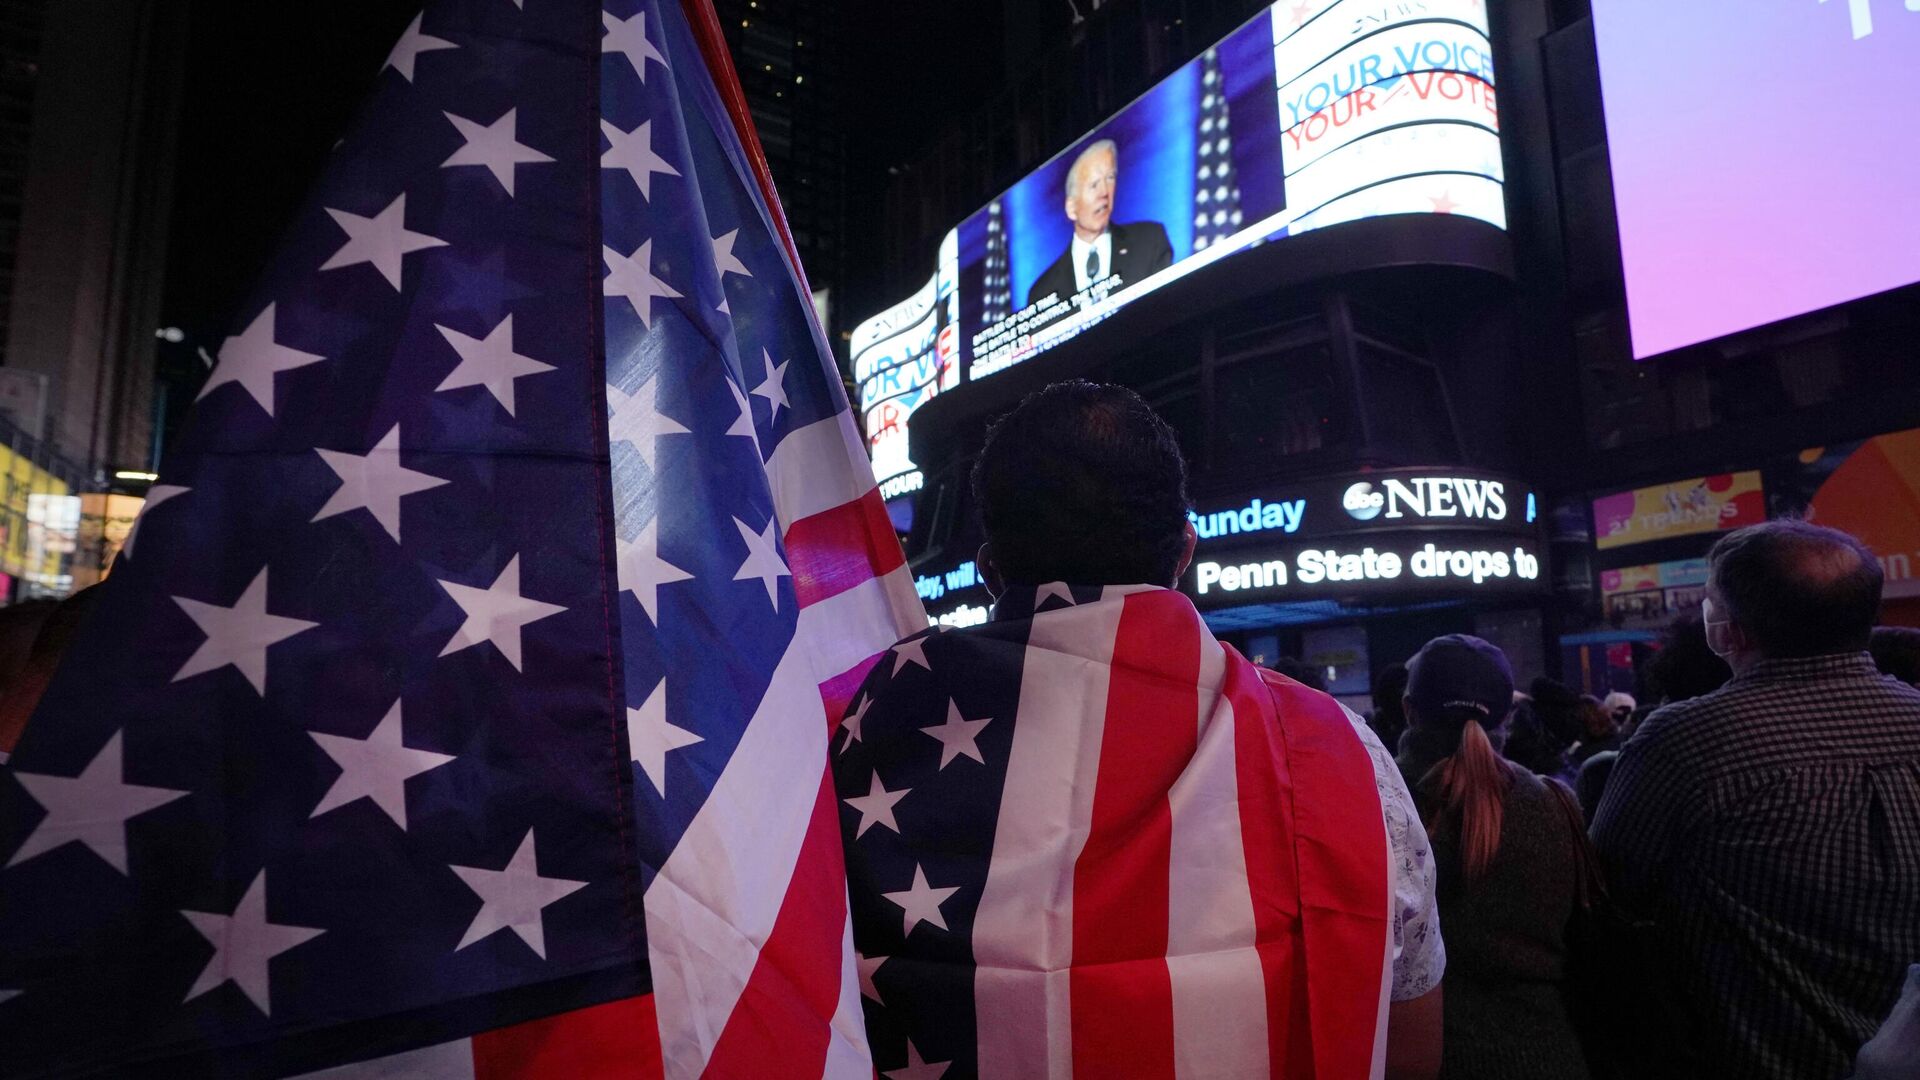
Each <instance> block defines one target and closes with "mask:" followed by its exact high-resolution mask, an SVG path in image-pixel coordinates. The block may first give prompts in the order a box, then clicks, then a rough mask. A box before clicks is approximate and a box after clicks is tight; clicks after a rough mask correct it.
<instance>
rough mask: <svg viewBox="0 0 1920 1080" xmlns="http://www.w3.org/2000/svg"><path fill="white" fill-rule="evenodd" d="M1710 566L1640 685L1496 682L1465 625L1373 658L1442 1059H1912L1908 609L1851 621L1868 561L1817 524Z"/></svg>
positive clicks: (1688, 1065) (1907, 1072)
mask: <svg viewBox="0 0 1920 1080" xmlns="http://www.w3.org/2000/svg"><path fill="white" fill-rule="evenodd" d="M1709 565H1710V568H1711V569H1710V579H1709V585H1708V588H1707V592H1706V600H1705V603H1704V604H1703V606H1702V609H1701V610H1700V611H1697V612H1687V613H1684V614H1681V615H1678V616H1676V617H1675V618H1674V619H1673V620H1672V622H1671V623H1670V624H1669V625H1668V626H1667V627H1666V628H1665V629H1664V631H1663V632H1662V633H1661V635H1660V637H1659V640H1658V642H1657V644H1656V648H1655V651H1654V653H1653V655H1652V656H1651V658H1650V659H1649V660H1648V661H1647V662H1646V663H1645V665H1644V666H1643V668H1642V670H1641V672H1640V679H1639V682H1640V687H1639V689H1640V690H1641V691H1642V696H1643V697H1644V699H1645V701H1646V704H1645V705H1644V706H1643V705H1641V704H1640V702H1639V701H1638V700H1636V699H1635V698H1634V697H1633V696H1632V695H1631V694H1628V693H1626V692H1623V691H1614V692H1611V693H1609V694H1608V695H1607V696H1606V697H1605V698H1600V697H1595V696H1592V695H1586V694H1580V693H1577V692H1576V691H1574V690H1572V689H1570V688H1569V687H1567V686H1566V685H1564V684H1562V683H1560V682H1557V681H1555V680H1553V679H1550V678H1545V677H1540V678H1535V679H1533V680H1532V681H1531V682H1530V683H1528V684H1527V686H1526V687H1525V689H1524V691H1517V690H1516V688H1515V686H1514V683H1513V676H1512V673H1511V670H1510V669H1509V667H1508V662H1507V659H1506V657H1505V656H1504V655H1503V654H1502V653H1501V651H1500V650H1499V649H1498V648H1496V647H1495V646H1493V645H1491V644H1489V643H1487V642H1485V641H1482V640H1480V639H1478V638H1473V637H1468V636H1464V635H1449V636H1446V637H1440V638H1436V639H1434V640H1432V641H1430V642H1428V643H1427V644H1426V645H1425V646H1424V647H1423V648H1422V649H1421V650H1420V651H1419V652H1418V653H1417V654H1416V655H1415V656H1413V657H1412V658H1411V659H1410V660H1409V661H1408V662H1407V663H1406V664H1404V665H1402V664H1392V665H1389V666H1386V667H1384V668H1382V669H1381V671H1380V672H1379V675H1378V677H1377V678H1376V680H1375V682H1374V686H1373V694H1372V698H1373V709H1372V711H1371V712H1370V713H1369V714H1368V716H1367V724H1368V726H1369V728H1370V729H1371V730H1372V731H1373V733H1374V734H1375V735H1376V736H1378V737H1379V738H1380V739H1381V741H1382V742H1383V743H1384V744H1385V745H1386V746H1388V747H1390V748H1397V751H1398V753H1397V757H1396V760H1397V763H1398V764H1399V766H1400V769H1401V772H1402V775H1403V776H1404V778H1405V781H1406V784H1407V787H1408V788H1409V790H1410V791H1411V792H1412V794H1413V797H1414V800H1415V803H1416V805H1417V806H1418V808H1419V811H1420V816H1421V819H1422V821H1423V822H1424V823H1425V825H1426V827H1427V831H1428V834H1429V838H1430V840H1431V843H1432V846H1433V853H1434V859H1435V863H1436V868H1437V888H1436V895H1437V899H1438V904H1439V910H1440V923H1441V937H1442V939H1443V940H1444V942H1445V944H1446V948H1447V968H1446V975H1445V978H1444V980H1443V983H1442V989H1443V991H1444V1000H1445V1011H1444V1039H1443V1052H1442V1062H1443V1063H1442V1067H1441V1071H1440V1075H1441V1076H1443V1077H1449V1078H1453V1077H1459V1078H1469V1077H1472V1078H1500V1077H1516V1078H1517V1077H1544V1078H1557V1077H1602V1078H1605V1077H1616V1078H1621V1080H1638V1078H1640V1077H1655V1078H1658V1077H1676V1078H1678V1077H1712V1078H1719V1077H1741V1078H1745V1077H1760V1078H1780V1080H1786V1078H1801V1077H1823V1078H1833V1080H1840V1078H1846V1077H1855V1078H1858V1080H1878V1078H1890V1077H1901V1078H1905V1080H1917V1078H1920V690H1916V687H1920V629H1913V628H1908V627H1887V626H1882V627H1875V626H1874V625H1873V624H1874V621H1875V618H1876V616H1877V614H1878V612H1879V609H1880V603H1881V589H1882V580H1881V574H1882V571H1881V568H1880V565H1879V563H1878V561H1877V560H1876V559H1875V558H1874V556H1873V555H1872V553H1871V552H1870V551H1869V550H1868V549H1867V548H1866V547H1865V546H1864V545H1862V544H1861V543H1860V542H1859V541H1857V540H1855V539H1854V538H1853V537H1851V536H1848V535H1846V534H1844V533H1840V532H1837V531H1835V530H1832V529H1826V528H1821V527H1819V526H1815V525H1812V524H1809V523H1805V522H1800V521H1791V520H1782V521H1774V522H1769V523H1767V524H1764V525H1757V526H1753V527H1750V528H1747V529H1742V530H1739V531H1737V532H1733V533H1730V534H1728V535H1727V536H1726V537H1724V538H1723V539H1722V540H1721V541H1720V542H1719V543H1718V544H1717V545H1716V546H1715V547H1714V548H1713V551H1712V552H1711V554H1710V555H1709ZM1300 667H1301V665H1299V662H1298V661H1291V660H1283V661H1282V663H1281V665H1280V666H1279V668H1278V669H1279V670H1281V671H1282V672H1283V673H1289V674H1291V673H1293V672H1294V671H1297V670H1299V669H1300ZM1304 674H1305V675H1306V676H1307V677H1309V678H1311V677H1312V676H1314V675H1315V674H1316V673H1314V672H1311V671H1307V672H1305V673H1304ZM1295 677H1300V676H1295ZM1303 681H1305V679H1303ZM1876 1032H1878V1033H1879V1034H1878V1035H1877V1036H1876Z"/></svg>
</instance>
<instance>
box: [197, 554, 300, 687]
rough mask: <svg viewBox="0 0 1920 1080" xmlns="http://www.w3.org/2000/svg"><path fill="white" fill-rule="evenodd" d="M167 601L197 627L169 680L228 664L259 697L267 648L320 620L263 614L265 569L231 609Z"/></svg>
mask: <svg viewBox="0 0 1920 1080" xmlns="http://www.w3.org/2000/svg"><path fill="white" fill-rule="evenodd" d="M173 602H174V603H176V604H179V605H180V610H182V611H184V612H186V613H187V617H188V618H190V619H192V620H193V621H194V624H195V625H196V626H198V627H200V632H201V633H203V634H205V635H207V640H205V641H203V642H201V643H200V647H199V648H198V649H196V650H194V653H193V655H192V656H189V657H187V662H186V663H185V664H182V665H180V670H179V671H178V672H176V673H175V674H174V676H173V681H174V682H179V681H180V680H181V679H185V678H188V677H190V676H194V675H198V674H200V673H202V672H206V671H217V670H219V669H220V668H223V667H226V666H227V665H228V664H232V665H233V666H234V667H236V668H238V669H239V671H240V674H242V675H245V676H246V677H247V682H249V683H251V684H253V688H254V690H255V691H257V692H258V693H259V694H260V696H261V697H266V696H267V649H268V647H269V646H271V645H273V644H275V643H276V642H281V641H285V640H286V639H288V638H290V637H292V636H293V635H295V634H298V633H300V632H302V631H305V630H311V629H313V628H314V627H316V626H319V625H320V624H319V623H317V622H308V621H307V620H305V619H289V618H287V617H285V616H282V615H270V614H268V613H267V568H266V567H264V566H263V567H261V568H260V572H259V573H258V574H255V575H254V578H253V581H252V582H250V583H249V584H248V585H247V588H246V591H245V592H242V593H241V594H240V599H238V600H235V601H234V602H233V606H232V607H220V606H219V605H217V604H209V603H206V602H205V601H202V600H191V599H188V598H187V597H184V596H176V597H174V598H173Z"/></svg>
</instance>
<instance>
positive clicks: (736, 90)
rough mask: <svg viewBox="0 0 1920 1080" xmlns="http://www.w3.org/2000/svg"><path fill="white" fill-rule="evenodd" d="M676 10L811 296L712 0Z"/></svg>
mask: <svg viewBox="0 0 1920 1080" xmlns="http://www.w3.org/2000/svg"><path fill="white" fill-rule="evenodd" d="M680 7H681V10H682V11H684V12H685V13H686V16H687V25H688V26H690V27H692V29H693V37H694V40H695V41H697V42H699V44H700V55H701V56H702V57H704V58H705V59H706V61H707V70H708V71H709V72H710V73H712V75H713V84H714V87H715V88H716V89H718V90H719V91H720V100H722V101H724V102H726V105H727V113H728V115H730V116H731V117H732V118H733V127H734V131H735V132H737V133H738V134H739V136H740V145H741V146H742V147H743V148H745V150H746V152H747V161H748V163H749V164H751V165H752V166H753V176H754V179H755V180H758V181H759V183H760V194H761V195H762V196H763V197H764V198H765V199H766V203H767V213H769V214H771V215H772V216H773V225H774V228H775V229H776V230H777V231H778V232H779V233H780V240H781V243H783V244H785V245H786V249H787V261H788V262H789V263H791V264H792V266H793V272H794V275H795V276H796V277H798V278H799V279H800V286H801V288H802V289H804V290H805V291H806V294H807V295H808V296H812V295H813V286H812V285H811V284H809V283H808V282H807V272H806V269H805V268H804V267H802V266H801V265H800V251H799V249H798V248H796V247H794V245H793V232H792V231H791V230H790V229H788V228H787V215H786V212H785V211H783V210H782V209H781V208H780V193H779V192H778V191H776V190H775V189H774V186H773V171H772V170H771V169H769V168H768V167H767V154H766V151H765V150H763V149H761V147H760V135H759V133H758V132H756V131H754V129H753V114H752V112H751V111H750V110H749V109H748V107H747V94H746V91H745V90H743V89H741V87H740V76H739V75H738V74H736V73H735V72H734V70H733V57H732V54H730V53H729V52H728V51H727V39H726V35H725V34H724V33H723V32H722V31H721V29H720V15H719V13H717V12H715V11H714V9H713V0H681V3H680ZM807 308H808V312H809V315H808V317H809V318H815V317H816V316H814V315H812V314H811V312H812V305H811V304H809V305H807ZM820 329H821V332H822V333H824V332H825V331H826V327H824V326H823V327H821V328H820Z"/></svg>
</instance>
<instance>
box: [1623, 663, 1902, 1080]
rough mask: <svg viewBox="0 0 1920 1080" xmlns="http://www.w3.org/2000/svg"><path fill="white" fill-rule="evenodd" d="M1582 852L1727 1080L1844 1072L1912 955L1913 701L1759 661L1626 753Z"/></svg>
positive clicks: (1806, 669) (1849, 667) (1893, 689)
mask: <svg viewBox="0 0 1920 1080" xmlns="http://www.w3.org/2000/svg"><path fill="white" fill-rule="evenodd" d="M1593 839H1594V843H1595V845H1596V847H1597V848H1598V849H1599V852H1600V856H1601V859H1602V861H1603V864H1604V866H1605V868H1606V871H1607V874H1608V884H1609V886H1610V887H1611V889H1612V891H1613V895H1614V897H1615V899H1616V900H1617V901H1618V902H1620V903H1622V904H1623V905H1624V906H1626V907H1627V908H1628V909H1629V910H1631V911H1634V912H1635V913H1637V914H1641V915H1644V916H1647V917H1649V918H1651V919H1653V920H1654V922H1655V923H1656V924H1657V926H1658V931H1657V934H1658V937H1659V943H1660V945H1661V947H1662V952H1661V955H1669V956H1671V957H1672V958H1673V964H1674V967H1673V968H1672V969H1671V970H1670V971H1668V972H1666V973H1650V977H1657V976H1659V975H1664V976H1665V977H1667V978H1668V979H1670V980H1671V982H1672V984H1673V986H1674V987H1675V989H1676V990H1677V991H1678V992H1679V994H1680V995H1681V997H1682V999H1683V1000H1684V1001H1685V1002H1686V1003H1687V1004H1688V1005H1689V1006H1690V1008H1689V1012H1690V1014H1691V1015H1690V1016H1689V1017H1688V1018H1687V1019H1688V1021H1689V1022H1690V1024H1691V1031H1692V1034H1693V1040H1692V1041H1693V1042H1694V1044H1695V1045H1694V1046H1693V1047H1692V1050H1693V1051H1694V1052H1695V1053H1696V1054H1698V1055H1700V1056H1701V1057H1702V1058H1704V1059H1705V1060H1707V1061H1711V1062H1712V1065H1711V1066H1710V1067H1707V1068H1708V1071H1710V1072H1711V1073H1712V1074H1713V1075H1715V1076H1724V1077H1780V1078H1787V1077H1792V1078H1796V1080H1798V1078H1804V1077H1839V1076H1844V1075H1846V1073H1847V1072H1848V1070H1849V1069H1850V1068H1851V1066H1852V1062H1853V1055H1854V1053H1855V1052H1856V1051H1857V1050H1858V1048H1859V1046H1860V1044H1861V1042H1863V1041H1864V1040H1865V1039H1866V1038H1867V1037H1868V1036H1869V1035H1871V1034H1872V1033H1873V1030H1874V1029H1875V1027H1876V1026H1878V1024H1879V1023H1880V1020H1881V1019H1882V1018H1883V1017H1885V1016H1886V1014H1887V1011H1888V1010H1889V1009H1890V1008H1892V1006H1893V1003H1894V999H1895V998H1896V997H1897V996H1898V995H1899V992H1900V985H1901V981H1902V978H1903V976H1904V973H1905V972H1906V969H1907V966H1908V965H1909V964H1912V963H1914V962H1916V961H1920V690H1916V689H1915V688H1913V687H1911V686H1908V685H1906V684H1904V683H1900V682H1897V681H1895V680H1893V679H1889V678H1885V677H1883V676H1881V675H1880V674H1879V673H1878V672H1877V671H1876V670H1875V669H1874V666H1873V661H1872V658H1871V657H1869V656H1868V655H1867V654H1866V653H1864V652H1862V653H1851V654H1840V655H1832V656H1821V657H1813V658H1808V659H1795V660H1767V661H1762V662H1760V663H1757V664H1755V665H1754V666H1753V667H1752V668H1750V669H1749V670H1747V671H1746V672H1743V673H1742V674H1740V675H1739V676H1737V677H1735V678H1734V680H1733V681H1732V682H1730V683H1728V684H1727V685H1726V686H1725V687H1722V688H1721V689H1720V690H1717V691H1715V692H1714V693H1711V694H1707V695H1705V696H1703V697H1698V698H1694V699H1692V700H1690V701H1685V702H1680V703H1678V704H1675V705H1670V706H1668V707H1666V708H1663V709H1660V710H1659V711H1657V712H1655V713H1654V714H1653V715H1652V716H1650V717H1648V718H1647V721H1646V722H1645V723H1644V724H1643V725H1642V726H1641V728H1640V730H1639V731H1637V732H1635V733H1634V736H1633V738H1632V739H1631V740H1630V741H1629V742H1628V743H1627V745H1626V747H1625V748H1624V749H1623V750H1622V751H1621V754H1620V760H1619V764H1618V765H1617V766H1616V767H1615V769H1614V772H1613V776H1612V778H1611V779H1610V781H1609V782H1608V786H1607V792H1606V796H1605V798H1604V799H1603V800H1602V802H1601V804H1600V808H1599V810H1598V811H1597V812H1596V814H1595V816H1594V822H1593Z"/></svg>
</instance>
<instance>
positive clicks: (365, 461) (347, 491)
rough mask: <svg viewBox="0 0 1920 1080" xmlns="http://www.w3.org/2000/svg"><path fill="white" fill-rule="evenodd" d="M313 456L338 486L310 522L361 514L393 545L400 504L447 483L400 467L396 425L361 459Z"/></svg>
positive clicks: (357, 456)
mask: <svg viewBox="0 0 1920 1080" xmlns="http://www.w3.org/2000/svg"><path fill="white" fill-rule="evenodd" d="M314 453H316V454H319V455H320V460H322V461H324V462H326V463H327V468H329V469H332V470H333V472H334V475H335V476H338V477H339V478H340V486H339V487H338V488H336V489H335V490H334V492H333V495H332V496H330V497H329V498H328V499H327V503H326V505H325V506H322V507H321V508H320V511H319V512H318V513H316V514H314V515H313V520H314V521H319V520H320V519H321V518H329V517H332V516H334V515H335V514H344V513H346V512H348V511H349V510H365V511H366V512H367V513H369V514H372V515H373V520H375V521H377V522H379V523H380V527H381V528H383V529H385V530H387V535H388V536H391V537H393V542H394V543H396V544H397V543H399V542H400V500H401V499H403V498H405V497H406V496H408V495H415V494H418V493H420V492H422V491H430V490H432V489H433V488H437V487H439V486H440V485H442V484H446V483H451V481H448V480H445V479H442V478H440V477H438V476H429V475H427V474H426V473H423V472H415V471H414V470H412V469H409V468H406V467H404V466H402V465H401V464H400V425H399V424H395V425H393V430H392V431H389V432H387V433H386V435H384V436H383V437H381V439H380V441H379V442H377V443H374V444H373V449H371V450H369V451H367V452H366V454H365V455H361V454H349V453H345V452H343V451H340V450H323V449H320V448H317V447H316V448H315V449H314Z"/></svg>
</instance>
